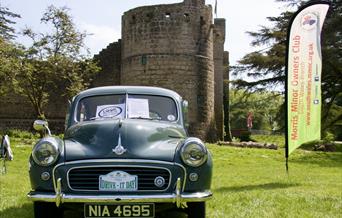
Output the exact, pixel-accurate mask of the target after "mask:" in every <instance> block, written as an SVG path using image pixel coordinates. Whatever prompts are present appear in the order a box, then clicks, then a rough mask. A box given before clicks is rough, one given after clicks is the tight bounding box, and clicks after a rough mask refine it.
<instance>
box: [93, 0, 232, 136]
mask: <svg viewBox="0 0 342 218" xmlns="http://www.w3.org/2000/svg"><path fill="white" fill-rule="evenodd" d="M224 42H225V20H224V19H215V20H214V22H213V15H212V7H211V6H210V5H206V4H205V0H184V2H182V3H176V4H167V5H152V6H143V7H138V8H134V9H132V10H129V11H127V12H125V13H124V15H123V16H122V39H121V40H119V41H118V42H116V43H112V44H110V45H109V46H108V47H107V48H106V49H104V50H103V51H102V52H100V54H99V55H98V56H97V58H98V60H99V61H100V63H101V65H102V68H103V72H102V75H101V74H100V76H99V78H101V77H103V76H104V75H105V74H106V76H105V77H108V76H112V78H111V79H108V80H106V81H107V83H108V81H109V82H110V83H112V84H114V85H146V86H159V87H164V88H168V89H172V90H175V91H176V92H178V93H179V94H180V95H181V96H182V97H183V98H184V99H186V100H188V102H189V120H190V126H191V128H190V134H191V135H195V136H197V137H200V138H202V139H205V140H207V141H215V140H217V139H222V138H223V75H224V70H225V68H224V67H223V63H224V48H223V46H224ZM114 47H116V49H120V50H121V54H120V55H121V60H120V61H118V56H117V55H113V54H112V55H110V54H111V53H112V52H113V51H114V50H115V49H114ZM108 60H112V63H106V62H108ZM115 63H120V66H118V65H117V64H115ZM114 69H116V70H114ZM118 69H120V70H118ZM113 76H114V77H113ZM119 81H120V82H119ZM98 85H101V83H97V82H96V81H95V83H94V86H98Z"/></svg>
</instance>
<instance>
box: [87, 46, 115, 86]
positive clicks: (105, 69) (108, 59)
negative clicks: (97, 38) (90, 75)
mask: <svg viewBox="0 0 342 218" xmlns="http://www.w3.org/2000/svg"><path fill="white" fill-rule="evenodd" d="M94 59H95V61H97V63H98V66H99V67H101V71H100V72H99V73H98V74H97V75H96V76H95V78H94V80H93V81H92V83H91V87H98V86H113V85H120V70H121V40H119V41H118V42H113V43H110V44H109V45H108V46H107V47H106V48H104V49H103V50H102V51H101V52H100V53H99V54H97V55H95V56H94Z"/></svg>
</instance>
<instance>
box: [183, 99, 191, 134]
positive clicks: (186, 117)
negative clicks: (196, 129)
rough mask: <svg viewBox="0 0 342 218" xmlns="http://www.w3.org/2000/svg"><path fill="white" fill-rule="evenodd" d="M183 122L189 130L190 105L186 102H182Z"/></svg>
mask: <svg viewBox="0 0 342 218" xmlns="http://www.w3.org/2000/svg"><path fill="white" fill-rule="evenodd" d="M182 111H183V121H184V126H185V128H186V129H188V128H189V113H188V112H189V103H188V101H186V100H183V101H182Z"/></svg>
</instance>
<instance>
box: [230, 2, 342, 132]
mask: <svg viewBox="0 0 342 218" xmlns="http://www.w3.org/2000/svg"><path fill="white" fill-rule="evenodd" d="M278 1H280V2H287V3H289V4H290V5H291V8H292V9H297V8H298V7H299V6H300V5H302V4H305V2H303V1H297V0H278ZM341 14H342V0H332V10H331V11H330V12H329V15H328V17H327V19H326V22H325V24H324V26H323V32H322V54H323V70H322V90H323V116H322V121H323V130H324V131H327V130H329V129H331V128H333V126H334V125H335V124H336V123H338V122H341V121H342V105H341V97H342V96H341V93H342V85H341V84H342V77H341V72H342V49H341V48H342V16H341ZM292 15H293V11H285V12H283V13H281V14H280V15H279V16H278V17H268V18H267V19H268V20H269V21H270V22H271V24H272V26H271V27H266V26H262V27H261V29H260V30H259V31H257V32H248V34H249V35H250V36H252V37H253V38H254V40H253V41H252V43H251V44H252V46H255V47H258V48H260V49H259V50H258V51H255V52H252V53H250V54H247V55H245V56H244V57H243V58H242V59H241V60H240V61H239V64H238V65H237V66H235V67H233V71H234V74H235V75H237V74H243V73H246V74H247V76H248V77H253V78H254V79H255V80H254V81H253V82H247V81H244V80H237V81H236V84H237V85H238V87H247V88H248V89H252V90H264V89H267V88H269V87H275V86H279V85H281V86H284V83H285V54H286V35H287V28H288V25H289V21H290V18H291V17H292ZM337 109H338V110H339V111H340V112H339V113H338V112H336V111H337ZM333 111H335V112H333ZM328 118H329V119H328ZM328 120H330V121H331V122H328Z"/></svg>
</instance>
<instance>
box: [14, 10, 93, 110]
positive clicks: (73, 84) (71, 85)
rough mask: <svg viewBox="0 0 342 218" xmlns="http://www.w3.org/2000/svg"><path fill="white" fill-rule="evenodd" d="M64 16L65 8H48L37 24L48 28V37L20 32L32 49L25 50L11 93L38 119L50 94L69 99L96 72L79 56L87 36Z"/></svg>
mask: <svg viewBox="0 0 342 218" xmlns="http://www.w3.org/2000/svg"><path fill="white" fill-rule="evenodd" d="M68 12H69V10H68V9H67V8H65V7H62V8H56V7H54V6H49V7H48V8H47V10H46V12H45V13H44V14H43V17H42V18H41V22H42V23H43V24H47V25H51V26H52V31H51V32H50V33H35V32H34V31H33V30H32V29H29V28H27V29H25V30H24V31H23V35H24V36H27V37H29V38H30V39H31V41H32V45H31V46H30V47H28V48H26V49H25V55H24V58H23V59H22V64H21V71H20V74H19V75H18V76H17V77H16V81H17V83H16V84H17V85H16V86H15V89H16V91H17V92H18V93H19V94H22V95H24V96H26V97H27V98H28V99H29V100H30V102H31V104H32V106H33V107H34V109H35V112H36V115H37V116H38V117H44V106H45V105H46V104H47V103H48V101H49V96H50V93H51V92H56V90H60V91H59V92H60V94H61V95H65V96H66V97H67V98H71V97H72V96H73V95H75V94H76V93H77V92H79V91H80V90H83V89H85V88H86V87H87V86H88V85H89V82H90V80H91V77H92V75H93V74H94V73H96V72H97V71H98V70H99V68H98V67H97V66H96V64H95V63H94V62H93V61H92V60H91V59H89V58H87V57H86V56H85V55H82V51H83V50H86V48H85V45H84V39H85V37H86V35H87V34H86V33H81V32H79V31H78V30H77V29H76V27H75V25H74V23H73V21H72V17H71V16H70V15H69V13H68ZM82 49H83V50H82ZM61 90H62V91H61Z"/></svg>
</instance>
